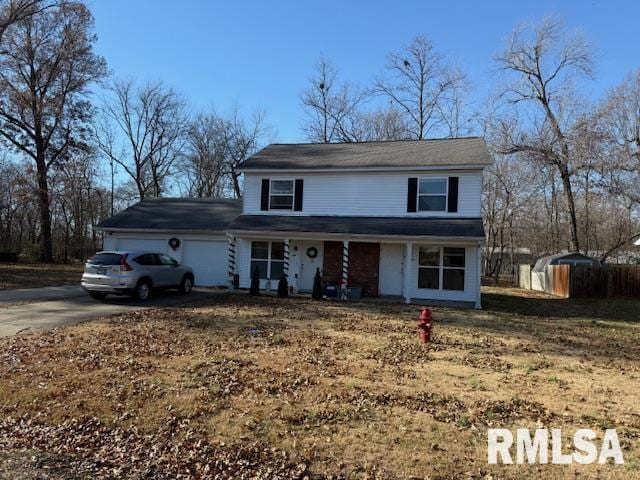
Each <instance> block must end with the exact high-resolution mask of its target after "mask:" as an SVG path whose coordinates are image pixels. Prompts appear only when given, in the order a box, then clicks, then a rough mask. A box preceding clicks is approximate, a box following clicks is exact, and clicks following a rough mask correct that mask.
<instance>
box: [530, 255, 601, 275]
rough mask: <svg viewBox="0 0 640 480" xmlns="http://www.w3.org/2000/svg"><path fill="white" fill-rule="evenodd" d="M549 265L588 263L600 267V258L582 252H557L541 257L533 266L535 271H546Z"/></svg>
mask: <svg viewBox="0 0 640 480" xmlns="http://www.w3.org/2000/svg"><path fill="white" fill-rule="evenodd" d="M549 265H588V266H592V267H600V266H601V263H600V261H599V260H597V259H595V258H593V257H590V256H588V255H585V254H584V253H580V252H567V253H556V254H555V255H549V256H548V257H542V258H539V259H538V261H537V262H536V264H535V265H534V267H533V270H532V271H533V272H544V270H545V268H546V267H547V266H549Z"/></svg>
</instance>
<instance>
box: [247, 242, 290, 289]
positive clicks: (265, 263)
mask: <svg viewBox="0 0 640 480" xmlns="http://www.w3.org/2000/svg"><path fill="white" fill-rule="evenodd" d="M256 268H257V269H258V274H259V276H260V279H261V280H265V279H267V278H269V279H271V280H280V278H281V277H282V274H283V273H284V242H251V271H250V272H249V274H250V276H253V272H254V270H255V269H256Z"/></svg>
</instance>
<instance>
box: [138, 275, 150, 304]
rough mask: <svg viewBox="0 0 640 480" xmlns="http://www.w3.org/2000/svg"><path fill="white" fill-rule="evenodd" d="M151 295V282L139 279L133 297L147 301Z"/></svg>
mask: <svg viewBox="0 0 640 480" xmlns="http://www.w3.org/2000/svg"><path fill="white" fill-rule="evenodd" d="M150 295H151V284H150V283H149V282H148V281H147V280H140V281H139V282H138V285H137V286H136V291H135V297H136V299H138V300H140V301H143V302H145V301H147V300H148V299H149V296H150Z"/></svg>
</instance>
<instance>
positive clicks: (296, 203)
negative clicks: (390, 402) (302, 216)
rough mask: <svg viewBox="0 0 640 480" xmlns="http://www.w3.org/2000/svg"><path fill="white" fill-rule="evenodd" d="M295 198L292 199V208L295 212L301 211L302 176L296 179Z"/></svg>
mask: <svg viewBox="0 0 640 480" xmlns="http://www.w3.org/2000/svg"><path fill="white" fill-rule="evenodd" d="M294 191H295V198H294V199H293V209H294V210H295V211H296V212H301V211H302V197H303V195H302V194H303V191H304V180H303V179H302V178H297V179H296V186H295V190H294Z"/></svg>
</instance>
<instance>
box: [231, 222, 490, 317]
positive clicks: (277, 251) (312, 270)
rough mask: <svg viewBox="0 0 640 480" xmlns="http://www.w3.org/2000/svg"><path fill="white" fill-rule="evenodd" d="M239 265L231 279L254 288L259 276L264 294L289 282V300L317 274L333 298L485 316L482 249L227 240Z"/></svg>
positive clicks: (417, 242)
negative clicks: (440, 306) (450, 306)
mask: <svg viewBox="0 0 640 480" xmlns="http://www.w3.org/2000/svg"><path fill="white" fill-rule="evenodd" d="M229 242H230V243H229V244H230V248H231V250H233V251H234V255H233V257H234V258H235V259H236V260H235V261H234V262H233V264H230V267H229V268H230V275H231V276H232V277H233V276H235V275H237V276H238V280H239V287H240V288H249V287H250V285H251V275H252V272H253V271H254V270H257V271H258V273H259V276H260V288H261V289H262V290H265V291H275V290H277V286H278V281H279V280H280V278H281V277H282V275H285V276H286V278H287V281H288V283H289V287H290V291H291V292H292V293H309V292H311V290H312V289H313V283H314V277H315V275H316V272H317V271H319V272H320V276H321V279H322V286H323V291H324V292H325V294H327V295H328V296H329V297H334V298H337V299H346V298H345V297H348V298H360V297H363V298H378V297H387V298H395V299H397V300H404V302H406V303H412V302H414V301H416V300H430V301H434V302H456V303H459V304H466V305H467V306H472V307H475V308H480V296H479V291H480V290H479V287H480V265H481V262H480V251H481V249H480V248H479V244H478V242H477V241H476V242H468V241H461V240H453V239H451V240H444V239H442V240H440V239H411V240H404V241H401V240H399V239H381V238H354V237H349V238H342V239H337V238H335V237H333V236H326V237H320V238H318V237H316V238H311V237H301V236H296V237H293V236H289V238H283V237H282V236H280V235H278V234H267V233H263V234H261V235H252V236H250V237H230V240H229Z"/></svg>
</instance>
